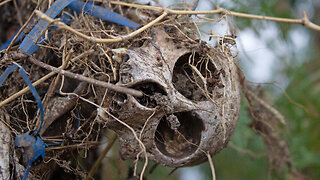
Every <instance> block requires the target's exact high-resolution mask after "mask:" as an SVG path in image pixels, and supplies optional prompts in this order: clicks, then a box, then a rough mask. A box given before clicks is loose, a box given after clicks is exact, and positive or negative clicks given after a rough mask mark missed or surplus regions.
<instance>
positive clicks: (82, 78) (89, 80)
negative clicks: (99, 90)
mask: <svg viewBox="0 0 320 180" xmlns="http://www.w3.org/2000/svg"><path fill="white" fill-rule="evenodd" d="M18 54H21V53H18ZM27 59H28V60H29V61H30V62H32V63H34V64H36V65H38V66H40V67H42V68H45V69H47V70H49V71H53V72H56V73H59V74H62V75H64V76H68V77H70V78H72V79H77V80H79V81H84V82H87V83H90V84H94V85H97V86H102V87H105V88H108V89H111V90H113V91H117V92H120V93H125V94H130V95H132V96H137V97H142V96H143V93H142V92H141V91H138V90H135V89H131V88H127V87H122V86H117V85H114V84H110V83H107V82H103V81H99V80H96V79H92V78H88V77H85V76H83V75H80V74H75V73H72V72H69V71H65V70H62V69H59V68H56V67H53V66H50V65H48V64H45V63H43V62H41V61H38V60H36V59H35V58H33V57H32V56H28V58H27Z"/></svg>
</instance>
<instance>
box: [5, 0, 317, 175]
mask: <svg viewBox="0 0 320 180" xmlns="http://www.w3.org/2000/svg"><path fill="white" fill-rule="evenodd" d="M131 2H134V3H140V4H151V5H155V6H162V7H170V8H171V7H173V6H174V5H175V4H178V3H184V4H190V7H191V6H192V5H193V4H194V2H195V1H193V0H187V1H184V0H153V1H151V0H138V1H131ZM216 6H220V7H222V8H224V9H227V10H230V11H235V12H242V13H248V14H256V15H265V16H274V17H284V18H298V19H299V18H302V11H303V10H305V11H306V14H307V16H308V17H309V19H310V21H312V22H314V23H315V24H318V25H320V1H319V0H250V1H249V0H233V1H231V0H200V1H199V4H198V7H197V9H196V10H213V9H215V8H216ZM200 16H202V17H208V18H215V19H218V18H219V16H218V15H205V16H204V15H200ZM192 18H194V20H195V22H196V23H197V22H198V23H197V24H198V26H199V28H200V31H201V34H202V37H201V38H202V40H204V41H207V42H208V43H209V44H212V45H213V46H214V45H215V43H216V42H215V39H214V38H210V37H209V36H210V35H212V30H214V33H215V34H217V35H220V36H223V35H226V34H227V35H236V36H237V38H236V42H237V45H236V46H234V47H233V49H232V50H233V52H234V54H237V53H238V55H237V56H236V58H235V61H236V62H237V63H238V64H239V65H240V67H241V68H242V70H243V72H244V74H245V76H246V78H247V80H248V81H249V82H250V85H252V86H255V87H260V88H262V89H263V91H264V94H265V97H267V99H266V101H267V102H268V103H270V104H271V105H272V106H273V107H275V108H276V109H277V110H278V111H279V112H280V113H281V114H283V115H284V117H285V119H286V121H287V125H286V126H283V127H281V135H282V137H283V138H284V139H285V141H286V142H287V144H288V146H289V150H290V155H291V160H292V162H293V166H294V168H295V169H296V170H297V171H299V172H300V173H302V174H303V175H304V176H305V177H306V178H307V179H315V180H316V179H320V32H317V31H314V30H311V29H307V28H305V27H303V26H302V25H300V24H288V23H276V22H270V21H262V20H255V19H243V18H238V17H231V16H228V21H225V20H221V21H220V22H206V23H200V22H199V19H198V18H196V17H194V16H192ZM2 29H3V28H2ZM8 32H9V30H8V31H7V33H8ZM12 32H15V30H14V31H12ZM3 33H5V32H3ZM7 36H8V37H11V34H8V35H7ZM3 41H4V39H1V42H3ZM281 89H283V90H284V91H285V92H286V93H284V91H282V90H281ZM288 97H289V98H288ZM298 104H299V105H298ZM302 107H304V108H302ZM305 109H306V110H305ZM251 122H252V120H251V117H250V115H249V112H248V102H247V101H246V99H245V98H244V97H243V98H242V106H241V112H240V118H239V122H238V125H237V128H236V130H235V132H234V134H233V136H232V139H231V141H230V142H229V145H228V147H226V148H225V149H223V150H222V151H221V152H220V153H218V154H217V155H216V156H214V157H213V163H214V166H215V173H216V177H217V179H218V180H234V179H237V180H241V179H245V180H248V179H259V180H264V179H298V178H297V177H293V176H291V174H290V173H289V170H288V169H286V168H284V169H279V170H278V171H276V172H271V171H270V166H269V162H268V157H267V156H268V154H267V150H266V146H265V144H264V139H263V137H262V136H261V135H260V134H258V133H256V132H255V131H254V130H253V129H252V128H251V127H250V124H251ZM110 137H111V134H110V132H108V133H107V134H106V135H105V136H104V138H103V139H102V141H103V142H107V141H108V139H109V138H110ZM102 144H106V143H102ZM118 148H119V145H118V142H117V143H116V144H115V145H114V146H113V149H112V150H111V151H110V152H109V153H108V155H107V156H106V157H105V159H104V162H103V166H102V169H100V172H99V174H100V175H98V176H97V177H98V178H100V179H105V178H106V177H107V179H115V180H116V179H119V180H120V179H127V177H128V174H129V175H130V173H131V174H132V172H133V167H134V166H133V164H134V162H133V161H132V160H127V161H123V160H121V159H120V158H119V153H118ZM101 149H103V147H101ZM77 158H78V159H77ZM75 159H76V160H77V161H79V162H81V163H80V164H86V162H84V161H83V160H82V159H81V158H79V157H78V156H77V157H76V158H75ZM141 167H142V163H140V164H139V167H138V168H141ZM145 178H146V179H152V180H163V179H165V180H176V179H179V180H209V179H212V177H211V169H210V167H209V164H208V163H207V162H206V163H203V164H201V165H198V166H195V167H186V168H179V169H177V170H174V169H173V168H168V167H162V166H160V165H158V166H155V165H154V163H152V162H150V163H149V165H148V168H147V171H146V173H145ZM53 179H54V177H53ZM65 179H72V177H68V176H66V177H65Z"/></svg>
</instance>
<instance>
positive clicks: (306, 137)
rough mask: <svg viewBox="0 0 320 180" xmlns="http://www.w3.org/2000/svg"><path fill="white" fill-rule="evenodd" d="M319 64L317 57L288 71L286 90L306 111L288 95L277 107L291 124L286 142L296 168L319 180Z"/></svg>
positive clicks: (280, 99) (281, 99) (283, 97)
mask: <svg viewBox="0 0 320 180" xmlns="http://www.w3.org/2000/svg"><path fill="white" fill-rule="evenodd" d="M319 69H320V63H319V61H318V57H316V58H315V59H313V60H312V61H310V62H307V63H305V64H304V65H302V66H301V67H297V68H294V69H289V70H288V75H289V77H291V78H292V81H291V83H290V85H289V86H288V88H287V89H286V91H287V93H288V95H289V96H290V97H291V98H292V99H293V100H294V101H295V102H297V103H299V104H301V105H303V106H304V107H305V108H307V109H308V111H309V112H305V111H304V109H303V108H301V107H299V106H297V105H295V104H292V103H291V102H289V101H288V99H287V98H286V97H285V96H282V97H280V98H279V99H278V101H277V102H276V107H277V109H279V111H280V112H281V113H283V114H284V115H285V117H286V118H287V121H288V130H287V131H288V132H287V134H286V139H287V142H288V144H289V148H290V150H291V157H292V160H293V162H294V165H295V167H297V169H298V170H300V171H302V172H304V173H305V174H306V175H308V176H309V177H311V179H319V178H320V171H319V169H320V161H319V160H320V126H319V119H320V116H319V112H320V101H319V98H318V97H319V95H320V83H319V82H320V71H319Z"/></svg>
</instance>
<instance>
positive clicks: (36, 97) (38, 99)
mask: <svg viewBox="0 0 320 180" xmlns="http://www.w3.org/2000/svg"><path fill="white" fill-rule="evenodd" d="M19 72H20V74H21V76H22V78H23V80H24V82H25V83H26V84H27V85H28V86H29V88H30V91H31V93H32V95H33V97H34V98H35V99H36V102H37V104H38V107H39V109H40V113H41V122H40V125H39V127H38V130H37V133H36V134H38V133H39V131H40V129H41V127H42V124H43V119H44V111H43V106H42V102H41V99H40V96H39V94H38V92H37V90H36V88H34V86H33V85H32V83H31V81H30V79H29V78H28V75H27V73H26V72H25V71H24V69H23V68H20V70H19Z"/></svg>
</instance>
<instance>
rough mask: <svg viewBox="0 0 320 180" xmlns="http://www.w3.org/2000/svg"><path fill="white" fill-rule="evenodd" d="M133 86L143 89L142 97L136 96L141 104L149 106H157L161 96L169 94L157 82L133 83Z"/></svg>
mask: <svg viewBox="0 0 320 180" xmlns="http://www.w3.org/2000/svg"><path fill="white" fill-rule="evenodd" d="M131 88H133V89H136V90H139V91H142V92H143V96H142V97H134V98H135V99H136V100H137V101H138V102H139V103H140V104H141V105H143V106H146V107H148V108H155V107H156V106H157V105H158V103H157V101H158V100H159V99H161V96H167V93H166V91H165V90H164V89H163V88H162V86H160V85H159V84H157V83H155V82H140V83H137V84H135V85H133V86H132V87H131Z"/></svg>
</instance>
